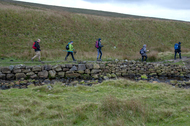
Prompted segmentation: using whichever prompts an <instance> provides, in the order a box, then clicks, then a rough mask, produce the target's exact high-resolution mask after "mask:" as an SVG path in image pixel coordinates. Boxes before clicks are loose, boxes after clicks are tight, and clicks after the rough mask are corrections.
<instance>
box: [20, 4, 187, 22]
mask: <svg viewBox="0 0 190 126" xmlns="http://www.w3.org/2000/svg"><path fill="white" fill-rule="evenodd" d="M17 1H24V2H32V3H41V4H47V5H56V6H63V7H74V8H83V9H93V10H102V11H109V12H118V13H123V14H131V15H139V16H148V17H157V18H166V19H174V20H182V21H189V22H190V0H17Z"/></svg>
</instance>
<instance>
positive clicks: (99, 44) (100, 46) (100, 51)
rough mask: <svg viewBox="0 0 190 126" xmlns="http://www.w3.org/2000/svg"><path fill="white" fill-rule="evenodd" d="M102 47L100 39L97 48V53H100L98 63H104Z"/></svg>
mask: <svg viewBox="0 0 190 126" xmlns="http://www.w3.org/2000/svg"><path fill="white" fill-rule="evenodd" d="M102 47H103V45H102V44H101V38H99V39H98V42H97V43H96V48H97V52H98V55H97V61H102V59H101V58H102V50H101V49H102ZM99 54H100V59H99V60H98V58H99Z"/></svg>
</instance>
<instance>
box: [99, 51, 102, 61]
mask: <svg viewBox="0 0 190 126" xmlns="http://www.w3.org/2000/svg"><path fill="white" fill-rule="evenodd" d="M99 52H100V60H101V58H102V50H101V49H99Z"/></svg>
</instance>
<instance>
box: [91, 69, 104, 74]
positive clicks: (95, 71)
mask: <svg viewBox="0 0 190 126" xmlns="http://www.w3.org/2000/svg"><path fill="white" fill-rule="evenodd" d="M101 71H102V70H99V69H93V70H92V71H91V74H98V73H100V72H101Z"/></svg>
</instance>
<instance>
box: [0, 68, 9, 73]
mask: <svg viewBox="0 0 190 126" xmlns="http://www.w3.org/2000/svg"><path fill="white" fill-rule="evenodd" d="M1 71H2V73H3V74H10V73H11V69H10V68H9V67H3V68H2V69H1Z"/></svg>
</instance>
